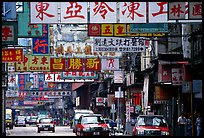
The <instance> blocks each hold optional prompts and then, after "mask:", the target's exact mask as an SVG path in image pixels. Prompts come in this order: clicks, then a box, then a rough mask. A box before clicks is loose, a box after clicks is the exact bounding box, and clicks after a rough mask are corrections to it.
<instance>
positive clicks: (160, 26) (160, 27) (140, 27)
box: [130, 23, 168, 33]
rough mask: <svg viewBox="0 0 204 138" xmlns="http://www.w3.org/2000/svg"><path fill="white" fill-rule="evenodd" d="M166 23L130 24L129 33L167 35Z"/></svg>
mask: <svg viewBox="0 0 204 138" xmlns="http://www.w3.org/2000/svg"><path fill="white" fill-rule="evenodd" d="M167 32H168V24H167V23H141V24H130V33H167Z"/></svg>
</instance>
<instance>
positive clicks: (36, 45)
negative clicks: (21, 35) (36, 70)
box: [32, 24, 50, 55]
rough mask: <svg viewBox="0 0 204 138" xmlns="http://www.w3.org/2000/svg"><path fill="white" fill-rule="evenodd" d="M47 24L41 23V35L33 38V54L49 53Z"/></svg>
mask: <svg viewBox="0 0 204 138" xmlns="http://www.w3.org/2000/svg"><path fill="white" fill-rule="evenodd" d="M48 35H49V25H47V24H43V37H35V38H33V41H32V42H33V44H32V52H33V55H42V54H43V55H49V54H50V50H49V49H50V47H49V38H48Z"/></svg>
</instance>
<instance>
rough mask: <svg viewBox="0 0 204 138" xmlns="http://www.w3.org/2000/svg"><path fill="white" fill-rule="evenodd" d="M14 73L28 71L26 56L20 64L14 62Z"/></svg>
mask: <svg viewBox="0 0 204 138" xmlns="http://www.w3.org/2000/svg"><path fill="white" fill-rule="evenodd" d="M15 65H16V67H15V69H16V72H23V71H28V55H24V56H23V61H22V62H16V64H15Z"/></svg>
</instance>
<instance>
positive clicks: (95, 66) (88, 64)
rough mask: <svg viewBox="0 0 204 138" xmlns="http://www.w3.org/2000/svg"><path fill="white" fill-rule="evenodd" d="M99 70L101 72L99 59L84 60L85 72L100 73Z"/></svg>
mask: <svg viewBox="0 0 204 138" xmlns="http://www.w3.org/2000/svg"><path fill="white" fill-rule="evenodd" d="M100 70H101V60H100V58H86V59H85V71H100Z"/></svg>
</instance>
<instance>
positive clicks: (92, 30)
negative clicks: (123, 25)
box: [88, 24, 101, 36]
mask: <svg viewBox="0 0 204 138" xmlns="http://www.w3.org/2000/svg"><path fill="white" fill-rule="evenodd" d="M88 36H101V25H100V24H88Z"/></svg>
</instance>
